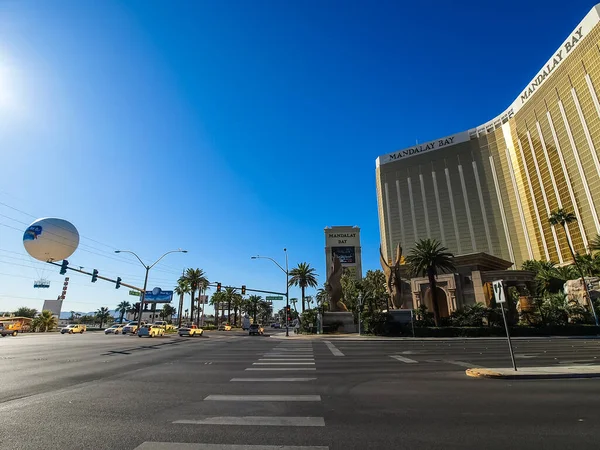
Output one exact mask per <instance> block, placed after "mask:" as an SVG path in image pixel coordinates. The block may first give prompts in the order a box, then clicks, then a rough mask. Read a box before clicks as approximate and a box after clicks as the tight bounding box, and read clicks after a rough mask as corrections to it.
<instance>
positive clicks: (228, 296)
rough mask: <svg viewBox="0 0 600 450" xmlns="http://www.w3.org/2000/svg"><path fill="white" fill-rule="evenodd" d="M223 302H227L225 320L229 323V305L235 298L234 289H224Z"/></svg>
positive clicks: (235, 291)
mask: <svg viewBox="0 0 600 450" xmlns="http://www.w3.org/2000/svg"><path fill="white" fill-rule="evenodd" d="M224 292H225V301H226V302H227V320H228V321H229V322H230V323H231V304H232V303H233V302H234V300H235V298H236V293H237V290H236V288H232V287H226V288H225V291H224Z"/></svg>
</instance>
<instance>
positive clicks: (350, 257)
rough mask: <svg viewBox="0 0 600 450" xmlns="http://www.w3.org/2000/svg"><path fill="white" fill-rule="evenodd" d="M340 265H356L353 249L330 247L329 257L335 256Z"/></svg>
mask: <svg viewBox="0 0 600 450" xmlns="http://www.w3.org/2000/svg"><path fill="white" fill-rule="evenodd" d="M336 255H337V257H338V258H339V259H340V262H341V263H342V264H354V263H356V254H355V248H354V247H331V257H332V258H333V257H334V256H336Z"/></svg>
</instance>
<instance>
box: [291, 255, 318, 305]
mask: <svg viewBox="0 0 600 450" xmlns="http://www.w3.org/2000/svg"><path fill="white" fill-rule="evenodd" d="M317 284H318V283H317V274H316V273H315V269H313V268H312V267H310V265H309V264H308V263H304V262H303V263H300V264H298V267H296V268H294V269H292V270H290V281H289V285H290V286H300V288H301V289H302V312H304V299H305V297H304V292H305V290H306V288H307V287H317Z"/></svg>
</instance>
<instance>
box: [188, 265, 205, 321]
mask: <svg viewBox="0 0 600 450" xmlns="http://www.w3.org/2000/svg"><path fill="white" fill-rule="evenodd" d="M184 277H185V279H186V280H187V283H188V285H189V286H190V293H191V295H192V302H191V305H190V317H191V319H192V322H193V321H194V301H195V298H196V291H197V290H198V289H200V288H201V287H202V286H203V285H204V284H205V283H208V280H207V278H206V276H205V275H204V270H202V269H187V270H186V271H185V275H184Z"/></svg>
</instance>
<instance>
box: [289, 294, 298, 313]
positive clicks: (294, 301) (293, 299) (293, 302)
mask: <svg viewBox="0 0 600 450" xmlns="http://www.w3.org/2000/svg"><path fill="white" fill-rule="evenodd" d="M290 303H291V304H292V305H294V311H296V312H298V308H296V303H298V299H297V298H295V297H294V298H290Z"/></svg>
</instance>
